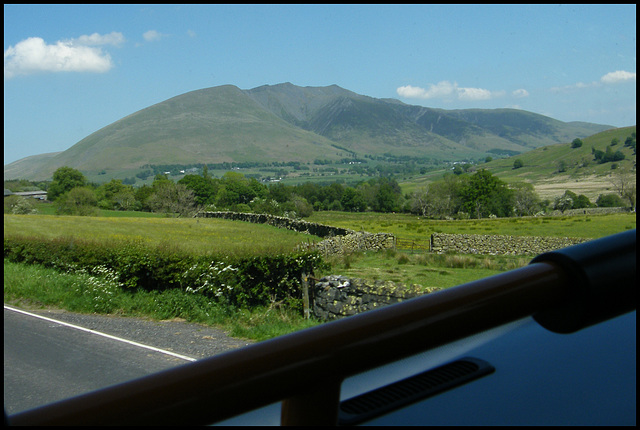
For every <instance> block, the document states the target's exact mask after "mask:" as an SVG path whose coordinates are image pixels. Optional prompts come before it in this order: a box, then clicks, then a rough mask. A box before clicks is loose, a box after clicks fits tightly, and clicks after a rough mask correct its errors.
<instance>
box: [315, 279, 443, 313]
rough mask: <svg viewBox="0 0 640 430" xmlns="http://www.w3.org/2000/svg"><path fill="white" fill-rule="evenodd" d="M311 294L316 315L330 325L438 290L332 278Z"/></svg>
mask: <svg viewBox="0 0 640 430" xmlns="http://www.w3.org/2000/svg"><path fill="white" fill-rule="evenodd" d="M312 290H313V300H312V301H311V303H313V315H314V316H315V317H316V318H318V319H320V320H323V321H328V320H334V319H339V318H344V317H347V316H351V315H355V314H359V313H361V312H365V311H368V310H372V309H377V308H380V307H383V306H387V305H390V304H393V303H399V302H401V301H403V300H408V299H411V298H413V297H416V296H419V295H422V294H426V293H429V292H432V291H436V290H439V288H437V287H436V288H431V289H428V290H426V291H422V290H423V289H422V288H421V287H419V286H417V285H412V286H410V287H406V286H404V285H396V284H394V283H393V282H391V281H379V280H378V281H373V282H372V281H366V280H364V279H359V278H347V277H345V276H340V275H331V276H325V277H324V278H322V279H320V280H319V281H317V282H316V284H315V286H314V288H313V289H312Z"/></svg>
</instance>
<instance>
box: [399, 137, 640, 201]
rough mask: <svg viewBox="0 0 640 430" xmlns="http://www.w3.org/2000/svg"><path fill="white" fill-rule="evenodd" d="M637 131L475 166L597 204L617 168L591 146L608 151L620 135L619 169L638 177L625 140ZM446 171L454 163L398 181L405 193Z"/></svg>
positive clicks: (546, 194)
mask: <svg viewBox="0 0 640 430" xmlns="http://www.w3.org/2000/svg"><path fill="white" fill-rule="evenodd" d="M635 131H636V127H635V126H633V127H624V128H616V129H612V130H607V131H604V132H601V133H597V134H594V135H592V136H589V137H586V138H584V139H582V140H583V145H582V147H579V148H571V143H570V142H567V143H561V144H556V145H548V146H543V147H541V148H536V149H534V150H531V151H527V152H525V153H522V154H518V155H515V156H512V157H508V158H499V159H495V160H493V161H490V162H488V163H481V164H479V165H478V166H476V167H477V168H482V169H487V170H489V171H490V172H491V173H492V174H493V175H495V176H497V177H498V178H500V179H501V180H503V181H505V182H507V183H509V184H511V183H516V182H528V183H531V184H533V186H534V188H535V190H536V192H537V193H538V195H539V196H540V198H542V199H549V200H553V198H554V197H558V196H561V195H562V194H563V193H564V192H565V190H571V191H573V192H575V193H576V194H584V195H585V196H587V197H589V199H590V200H591V201H592V202H594V203H595V200H596V199H597V197H598V195H600V194H607V193H611V192H613V191H612V184H611V181H610V180H609V175H611V174H612V173H615V170H612V164H613V163H603V164H597V163H596V162H595V161H593V158H594V157H593V154H592V153H591V149H592V148H595V149H598V150H601V151H605V149H606V147H607V146H609V145H610V144H611V140H612V139H613V138H618V139H619V141H620V143H619V144H618V145H616V146H614V147H613V149H614V150H620V151H621V152H622V153H623V154H624V155H625V157H626V158H625V159H624V160H622V161H618V162H616V163H615V164H616V165H617V170H618V171H623V170H624V171H629V172H632V174H633V175H634V176H635V168H634V167H633V166H634V165H635V162H636V156H635V155H634V154H633V150H632V149H631V148H630V147H625V146H624V141H625V139H626V138H627V137H628V136H630V135H631V133H633V132H635ZM516 159H520V160H522V161H523V163H524V165H523V167H521V168H519V169H514V168H513V162H514V160H516ZM560 162H563V163H564V165H565V171H564V172H561V171H559V167H560ZM447 172H451V166H449V167H447V168H445V169H441V170H439V171H432V172H428V173H427V174H425V175H420V176H414V177H411V178H407V179H406V180H403V181H399V182H400V186H401V188H402V192H403V193H410V192H413V191H417V190H420V189H421V188H423V187H425V186H426V185H427V184H429V183H431V182H434V181H437V180H440V179H442V176H443V174H444V173H447Z"/></svg>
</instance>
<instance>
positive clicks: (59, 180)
mask: <svg viewBox="0 0 640 430" xmlns="http://www.w3.org/2000/svg"><path fill="white" fill-rule="evenodd" d="M86 185H87V179H86V178H85V177H84V175H83V174H82V173H81V172H80V171H79V170H76V169H74V168H71V167H67V166H63V167H60V168H58V169H57V170H56V171H55V172H54V173H53V181H52V182H51V184H50V185H49V188H48V189H47V198H48V199H49V200H51V201H54V200H56V199H57V198H58V197H60V196H61V195H63V194H64V193H68V192H69V191H71V190H72V189H73V188H76V187H84V186H86Z"/></svg>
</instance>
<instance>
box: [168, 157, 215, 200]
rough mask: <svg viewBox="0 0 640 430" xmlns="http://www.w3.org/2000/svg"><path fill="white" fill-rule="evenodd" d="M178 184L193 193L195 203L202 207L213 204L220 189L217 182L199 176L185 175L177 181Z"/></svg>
mask: <svg viewBox="0 0 640 430" xmlns="http://www.w3.org/2000/svg"><path fill="white" fill-rule="evenodd" d="M205 167H206V165H205ZM178 184H182V185H184V186H185V187H187V188H188V189H190V190H191V191H193V194H194V198H195V201H196V203H197V204H199V205H202V206H205V205H210V204H213V203H214V202H215V198H216V194H217V193H218V189H219V187H220V181H219V180H217V179H212V178H209V177H207V176H200V175H186V176H185V177H183V178H182V179H180V180H179V181H178Z"/></svg>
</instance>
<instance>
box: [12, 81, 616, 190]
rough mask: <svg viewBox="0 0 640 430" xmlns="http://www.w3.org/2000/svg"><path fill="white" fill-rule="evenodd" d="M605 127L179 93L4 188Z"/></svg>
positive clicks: (497, 142) (235, 91)
mask: <svg viewBox="0 0 640 430" xmlns="http://www.w3.org/2000/svg"><path fill="white" fill-rule="evenodd" d="M609 128H611V127H610V126H607V125H598V124H589V123H565V122H561V121H557V120H554V119H552V118H548V117H545V116H542V115H537V114H534V113H531V112H526V111H520V110H514V109H496V110H477V109H474V110H455V111H447V110H442V109H431V108H426V107H420V106H413V105H407V104H405V103H402V102H400V101H398V100H393V99H375V98H372V97H368V96H364V95H359V94H356V93H354V92H351V91H349V90H346V89H343V88H340V87H339V86H337V85H331V86H328V87H299V86H296V85H293V84H290V83H285V84H278V85H265V86H261V87H258V88H254V89H250V90H241V89H239V88H237V87H235V86H232V85H223V86H218V87H212V88H205V89H201V90H196V91H192V92H189V93H185V94H182V95H179V96H176V97H173V98H171V99H169V100H166V101H163V102H161V103H158V104H155V105H153V106H150V107H148V108H145V109H142V110H140V111H138V112H135V113H133V114H131V115H129V116H126V117H124V118H122V119H120V120H118V121H116V122H114V123H112V124H110V125H108V126H106V127H104V128H102V129H100V130H98V131H96V132H94V133H92V134H91V135H89V136H87V137H86V138H84V139H82V140H81V141H80V142H78V143H76V144H75V145H73V146H71V147H70V148H69V149H67V150H66V151H63V152H61V153H57V154H53V155H50V156H34V157H28V158H25V159H22V160H18V161H16V162H14V163H11V164H8V165H5V176H4V177H5V179H12V178H22V179H31V180H46V179H49V178H50V177H51V175H52V173H53V172H54V171H55V170H56V169H57V168H58V167H60V166H70V167H73V168H76V169H78V170H80V171H82V172H84V173H85V174H88V175H91V174H95V172H99V171H105V170H108V171H117V172H118V175H120V176H121V177H122V178H124V177H126V176H132V175H134V174H135V173H136V172H137V171H140V169H141V168H142V167H143V166H145V165H148V164H156V165H160V164H184V165H188V164H195V163H222V162H232V161H233V162H252V163H271V162H288V161H294V162H301V163H312V162H313V161H314V160H315V159H323V160H339V159H341V158H344V157H345V156H352V157H364V156H365V155H368V156H377V155H383V154H387V155H388V154H390V155H393V156H410V157H421V158H431V159H434V160H460V159H469V158H474V159H478V158H481V157H484V156H486V155H487V154H492V153H493V154H495V153H509V154H516V153H522V152H526V151H530V150H532V149H534V148H538V147H541V146H546V145H551V144H556V143H561V142H570V141H571V140H572V139H574V138H576V137H580V138H583V137H586V136H589V135H591V134H594V133H596V132H598V131H602V130H606V129H609Z"/></svg>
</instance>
